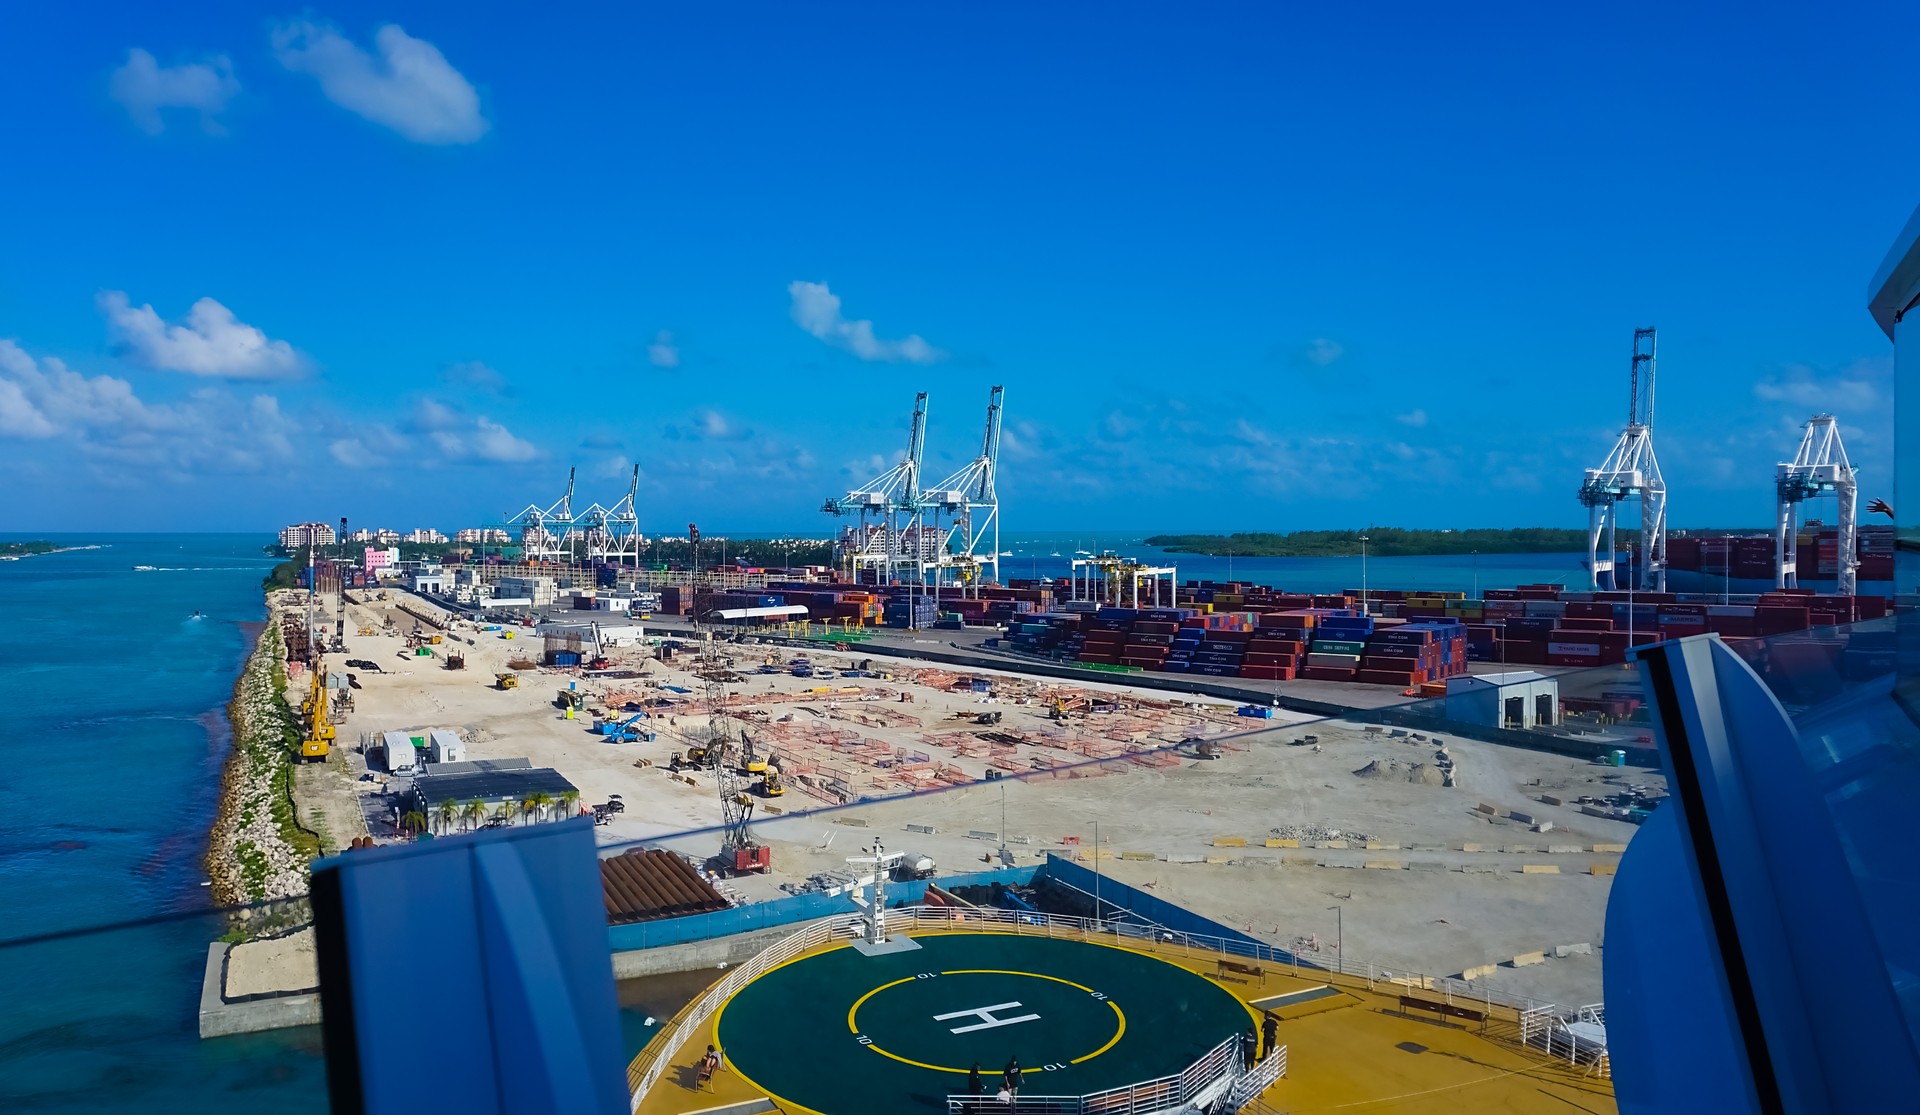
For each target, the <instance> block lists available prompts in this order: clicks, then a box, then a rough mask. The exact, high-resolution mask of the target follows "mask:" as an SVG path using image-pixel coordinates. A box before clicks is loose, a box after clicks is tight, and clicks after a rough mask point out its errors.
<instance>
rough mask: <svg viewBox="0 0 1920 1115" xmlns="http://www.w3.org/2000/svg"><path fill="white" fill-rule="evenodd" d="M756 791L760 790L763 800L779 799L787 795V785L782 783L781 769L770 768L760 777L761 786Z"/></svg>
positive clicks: (756, 787)
mask: <svg viewBox="0 0 1920 1115" xmlns="http://www.w3.org/2000/svg"><path fill="white" fill-rule="evenodd" d="M754 789H756V790H758V791H759V792H760V796H761V797H763V798H777V797H779V796H780V795H782V794H784V793H786V792H787V784H786V783H785V782H782V781H780V768H779V767H768V768H767V769H766V771H765V773H763V774H761V776H760V784H759V785H758V786H755V787H754Z"/></svg>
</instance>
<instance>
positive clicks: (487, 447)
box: [407, 399, 540, 464]
mask: <svg viewBox="0 0 1920 1115" xmlns="http://www.w3.org/2000/svg"><path fill="white" fill-rule="evenodd" d="M407 424H408V425H409V426H411V427H412V428H413V429H414V430H415V431H418V432H420V433H424V434H426V435H427V439H428V440H429V441H431V442H432V443H433V444H434V446H435V447H437V448H438V449H439V450H440V453H441V454H442V455H443V456H445V457H448V458H450V459H452V460H456V461H483V462H489V463H493V464H512V463H514V462H517V461H531V460H533V459H534V458H535V457H538V456H539V455H540V450H538V449H537V448H535V447H534V445H533V443H532V442H530V441H527V440H525V439H524V438H519V437H515V436H514V434H513V432H512V431H510V430H508V429H507V428H506V427H505V426H503V425H501V424H500V423H498V422H495V421H494V420H492V419H491V418H488V417H486V416H485V415H481V416H480V417H478V418H468V417H467V416H466V415H464V414H461V413H460V412H459V411H458V410H455V409H454V408H453V407H450V406H448V405H447V404H445V403H443V402H441V401H440V400H438V399H421V400H419V401H418V402H416V403H414V404H413V413H412V414H410V415H408V418H407Z"/></svg>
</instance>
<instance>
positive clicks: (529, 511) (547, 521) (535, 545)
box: [507, 468, 578, 561]
mask: <svg viewBox="0 0 1920 1115" xmlns="http://www.w3.org/2000/svg"><path fill="white" fill-rule="evenodd" d="M577 471H578V470H577V469H571V468H570V469H568V470H567V491H566V494H565V495H563V496H561V497H560V499H559V500H558V501H557V502H556V503H554V504H553V505H552V506H551V507H541V506H539V505H538V504H528V505H527V506H526V507H525V508H524V509H522V510H521V512H520V513H519V514H517V515H513V516H510V517H509V518H508V519H507V525H508V526H509V527H518V528H519V529H520V549H521V553H522V554H523V556H524V557H525V559H526V560H527V561H571V560H572V559H573V543H574V538H573V522H574V515H573V479H574V473H575V472H577Z"/></svg>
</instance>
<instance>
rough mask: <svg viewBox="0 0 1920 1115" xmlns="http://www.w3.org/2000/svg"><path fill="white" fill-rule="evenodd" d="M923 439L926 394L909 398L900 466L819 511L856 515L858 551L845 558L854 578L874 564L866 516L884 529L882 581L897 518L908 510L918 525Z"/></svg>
mask: <svg viewBox="0 0 1920 1115" xmlns="http://www.w3.org/2000/svg"><path fill="white" fill-rule="evenodd" d="M926 436H927V393H926V392H925V391H922V392H920V393H919V394H917V395H915V396H914V397H913V425H912V427H911V428H910V429H909V431H908V434H907V455H906V456H905V457H903V458H901V460H900V463H899V464H897V465H894V466H893V467H892V468H890V469H888V470H887V471H885V472H883V473H881V474H880V475H878V476H876V477H874V478H873V479H872V480H869V481H867V482H866V483H865V484H862V485H860V486H859V487H857V488H853V489H851V490H849V491H848V492H847V493H846V494H845V495H841V496H830V497H828V499H827V501H826V502H825V503H823V504H822V505H821V507H820V510H821V511H822V512H823V513H825V514H828V515H858V516H859V517H860V531H859V534H858V535H856V536H855V537H856V538H857V540H858V547H857V549H856V548H852V547H849V549H851V550H852V552H851V553H849V554H848V562H849V564H850V566H851V567H852V572H853V573H854V575H855V576H856V577H857V576H858V575H859V572H860V567H861V566H862V565H872V564H875V563H876V555H875V554H874V552H873V536H872V534H871V533H870V531H869V529H868V518H869V516H871V517H873V518H875V519H877V520H879V522H880V523H882V524H883V525H884V537H883V540H882V545H881V552H880V554H879V555H877V562H878V564H879V565H880V566H881V567H882V569H883V570H884V571H885V575H886V579H887V580H888V581H892V580H893V579H894V565H895V558H896V557H897V556H898V554H899V550H900V545H899V542H898V538H899V528H898V523H899V515H900V513H901V512H902V511H905V510H909V509H914V510H910V511H909V513H910V514H911V515H912V516H913V520H912V521H913V522H914V523H916V524H917V523H918V522H919V521H920V517H921V516H922V515H923V513H924V506H923V504H924V500H923V497H922V496H921V494H920V460H921V457H922V456H923V455H924V454H925V452H926Z"/></svg>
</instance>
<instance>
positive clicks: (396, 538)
mask: <svg viewBox="0 0 1920 1115" xmlns="http://www.w3.org/2000/svg"><path fill="white" fill-rule="evenodd" d="M373 540H374V541H375V542H377V543H379V544H380V545H382V546H398V545H399V544H400V532H399V531H397V530H386V529H384V528H383V529H381V530H376V531H374V532H373Z"/></svg>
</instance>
